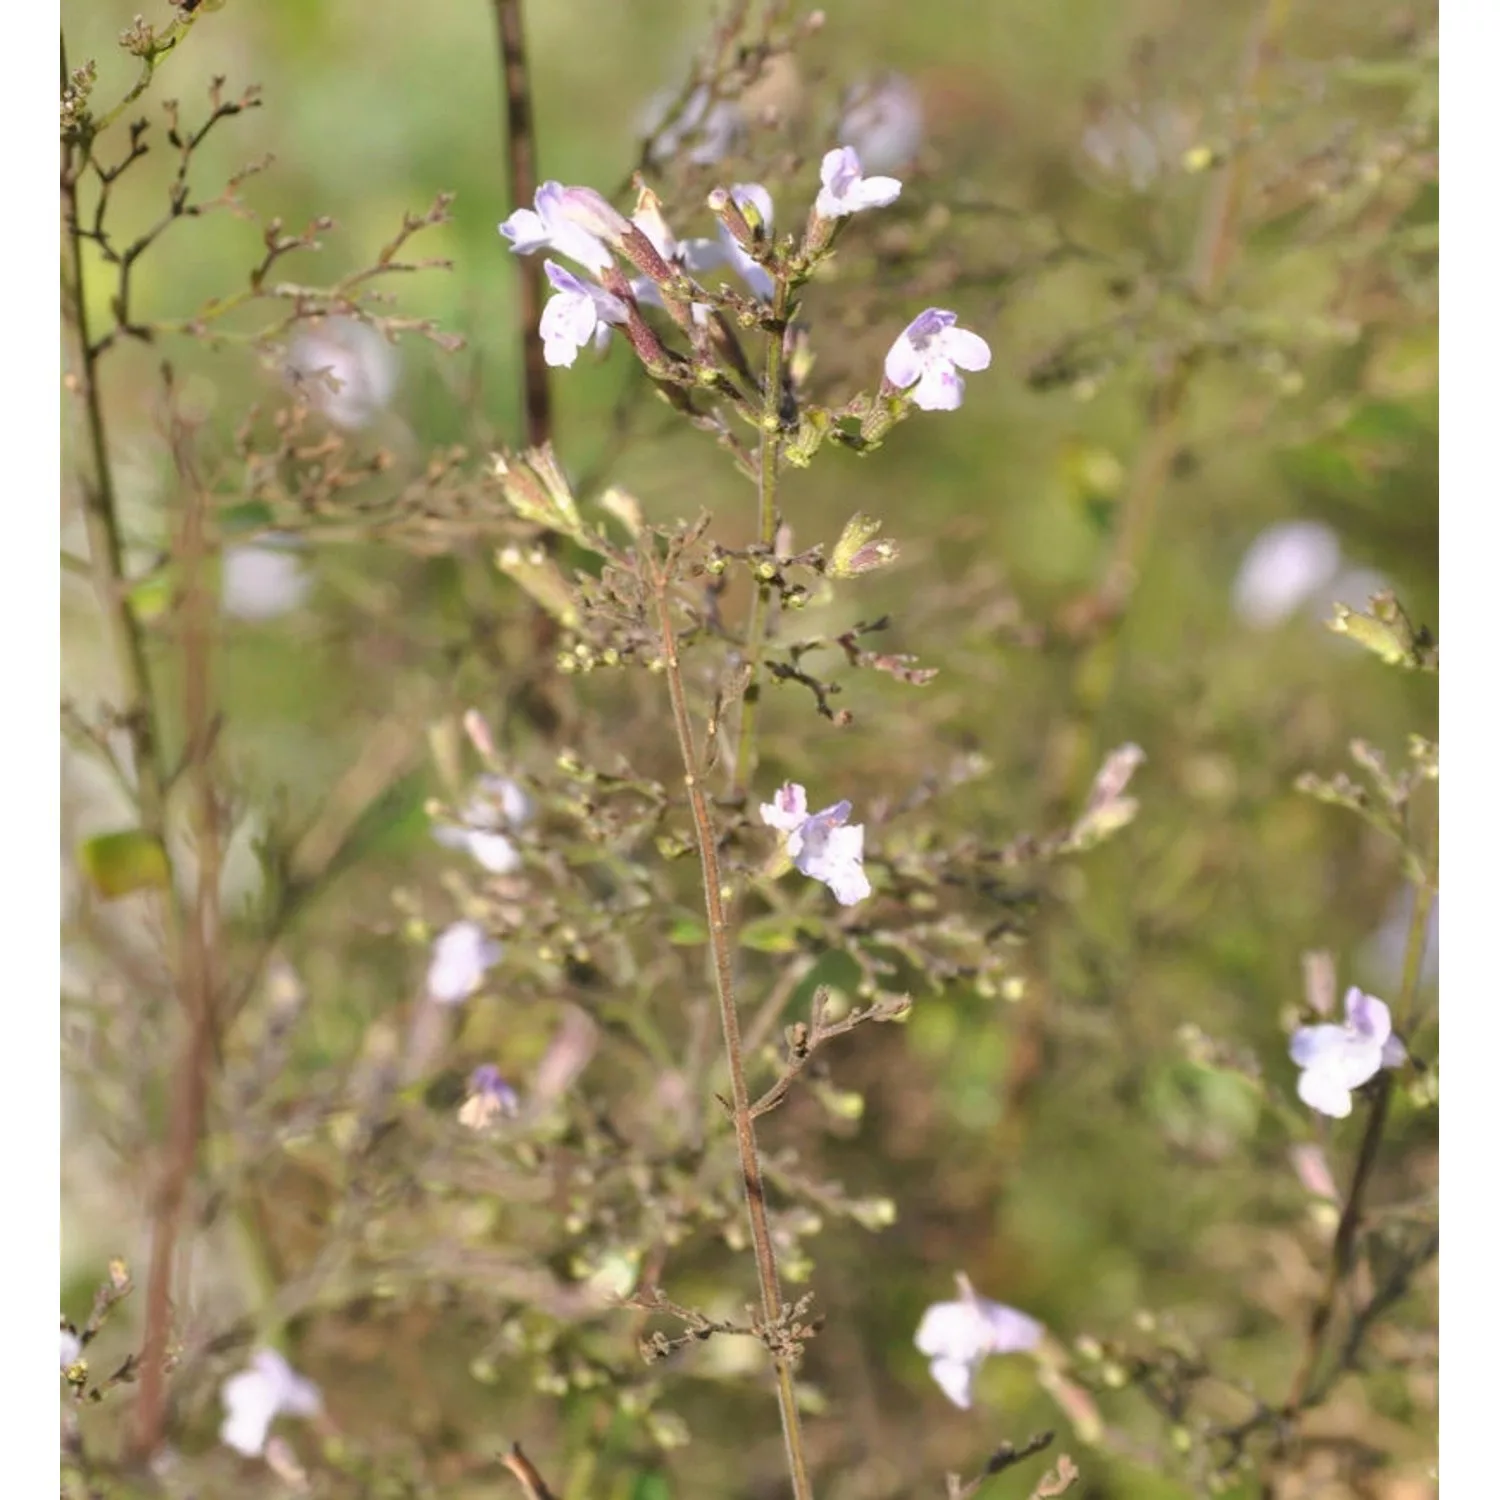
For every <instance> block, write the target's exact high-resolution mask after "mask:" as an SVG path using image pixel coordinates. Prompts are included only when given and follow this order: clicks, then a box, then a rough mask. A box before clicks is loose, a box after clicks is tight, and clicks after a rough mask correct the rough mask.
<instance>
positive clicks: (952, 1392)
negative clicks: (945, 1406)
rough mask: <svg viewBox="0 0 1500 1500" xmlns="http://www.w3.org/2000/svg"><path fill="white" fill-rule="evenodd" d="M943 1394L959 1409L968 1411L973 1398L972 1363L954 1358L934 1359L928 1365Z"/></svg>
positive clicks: (973, 1368)
mask: <svg viewBox="0 0 1500 1500" xmlns="http://www.w3.org/2000/svg"><path fill="white" fill-rule="evenodd" d="M928 1368H929V1369H930V1370H931V1371H932V1378H933V1379H934V1380H935V1381H937V1383H938V1385H939V1386H941V1387H942V1391H943V1394H944V1395H945V1396H946V1397H947V1398H948V1399H949V1400H950V1401H951V1402H952V1403H953V1404H954V1405H955V1406H956V1407H958V1408H959V1409H960V1410H962V1411H968V1409H969V1407H970V1406H971V1405H972V1404H973V1400H974V1394H973V1393H974V1371H975V1369H976V1368H977V1366H976V1365H974V1364H965V1363H964V1362H962V1361H961V1360H956V1359H935V1360H933V1361H932V1363H931V1364H930V1365H929V1366H928Z"/></svg>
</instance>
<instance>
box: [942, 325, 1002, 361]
mask: <svg viewBox="0 0 1500 1500" xmlns="http://www.w3.org/2000/svg"><path fill="white" fill-rule="evenodd" d="M937 344H938V348H939V349H941V350H942V353H943V358H944V359H946V360H950V361H952V363H954V364H955V365H957V366H958V367H959V369H960V370H987V369H989V367H990V346H989V345H988V344H987V343H985V341H984V340H983V339H982V338H980V337H979V335H978V334H977V333H971V332H970V331H969V330H968V329H967V328H945V329H944V330H943V331H942V333H940V334H939V335H938V340H937Z"/></svg>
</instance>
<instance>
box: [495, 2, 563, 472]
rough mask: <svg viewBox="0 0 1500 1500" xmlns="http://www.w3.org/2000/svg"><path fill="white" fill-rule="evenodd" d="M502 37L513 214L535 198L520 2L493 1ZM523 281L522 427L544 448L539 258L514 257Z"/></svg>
mask: <svg viewBox="0 0 1500 1500" xmlns="http://www.w3.org/2000/svg"><path fill="white" fill-rule="evenodd" d="M494 3H495V29H496V31H497V32H498V33H499V37H500V87H501V93H502V96H503V99H504V105H505V184H506V188H507V189H508V191H509V193H510V202H511V206H512V207H513V208H519V207H522V206H524V205H525V204H527V203H530V202H531V200H532V199H533V198H534V197H535V196H536V185H537V184H536V131H535V127H534V125H533V123H532V114H531V75H530V73H529V71H528V69H527V66H526V36H525V32H524V29H523V27H522V24H521V0H494ZM515 260H516V271H517V274H518V275H519V277H520V287H521V295H520V329H521V369H522V402H523V412H522V422H523V426H524V428H525V431H526V441H527V442H528V443H529V444H530V445H531V446H532V447H533V448H540V447H541V445H542V444H543V443H545V442H548V441H549V440H550V439H551V437H552V388H551V384H550V381H549V377H548V374H547V361H546V359H545V358H544V357H543V353H542V338H541V334H540V332H539V331H538V325H539V323H540V322H541V316H542V264H541V260H540V257H537V256H531V255H519V256H516V257H515Z"/></svg>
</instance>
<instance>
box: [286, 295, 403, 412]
mask: <svg viewBox="0 0 1500 1500" xmlns="http://www.w3.org/2000/svg"><path fill="white" fill-rule="evenodd" d="M287 365H288V368H289V370H290V371H291V374H292V375H293V377H294V378H295V379H296V380H297V381H298V382H299V383H301V384H303V385H304V386H305V389H306V390H307V392H308V395H309V399H310V400H311V401H312V403H313V405H315V406H316V407H317V408H318V410H319V411H321V412H322V413H323V415H324V416H325V417H327V418H328V420H329V421H330V422H332V423H333V424H334V425H335V426H336V427H344V428H349V429H355V428H360V427H368V426H369V424H370V423H371V422H373V421H374V420H375V418H376V417H377V416H379V414H380V413H381V411H383V410H384V409H385V407H386V406H387V405H389V404H390V399H391V397H392V396H393V395H395V393H396V351H395V350H394V349H393V348H392V347H391V345H390V344H389V342H387V340H386V338H385V336H384V335H383V334H381V333H379V332H378V331H377V330H376V329H374V328H371V327H370V326H369V325H368V324H367V323H360V322H356V321H355V320H354V319H352V318H329V319H328V320H326V321H325V322H322V323H319V324H316V325H314V326H313V327H311V328H308V329H306V330H304V331H303V332H302V333H299V334H298V336H297V338H296V339H295V341H294V342H293V344H292V347H291V351H290V353H289V355H288V358H287Z"/></svg>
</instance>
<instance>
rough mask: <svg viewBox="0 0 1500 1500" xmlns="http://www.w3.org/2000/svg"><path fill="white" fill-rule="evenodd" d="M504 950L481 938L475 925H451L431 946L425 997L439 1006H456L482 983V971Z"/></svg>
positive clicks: (480, 931)
mask: <svg viewBox="0 0 1500 1500" xmlns="http://www.w3.org/2000/svg"><path fill="white" fill-rule="evenodd" d="M504 951H505V950H504V949H503V948H502V947H501V945H500V944H499V943H497V942H496V941H495V940H494V939H493V938H490V937H487V936H486V935H485V931H484V928H482V927H481V926H480V925H479V923H478V922H470V921H462V922H454V923H453V924H452V926H450V927H445V928H444V929H443V931H442V932H440V933H439V934H438V936H437V939H436V941H435V942H434V943H433V945H432V961H431V963H429V964H428V967H427V995H428V998H429V999H431V1000H434V1001H436V1002H437V1003H438V1004H439V1005H459V1004H461V1003H462V1002H463V1001H465V1000H467V999H468V998H469V996H471V995H472V994H473V993H474V992H475V991H476V990H477V989H478V988H479V986H480V985H481V984H483V983H484V975H485V970H486V969H488V968H490V967H491V966H492V965H493V964H496V963H498V962H499V961H500V955H501V954H502V953H503V952H504Z"/></svg>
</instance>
